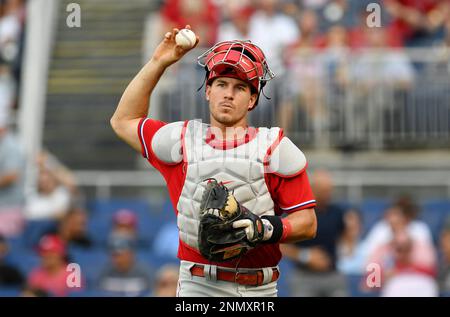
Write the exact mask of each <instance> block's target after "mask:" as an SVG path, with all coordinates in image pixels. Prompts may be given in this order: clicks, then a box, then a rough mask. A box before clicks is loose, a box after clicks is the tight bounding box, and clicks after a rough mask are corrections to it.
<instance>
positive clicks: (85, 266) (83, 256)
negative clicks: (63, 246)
mask: <svg viewBox="0 0 450 317" xmlns="http://www.w3.org/2000/svg"><path fill="white" fill-rule="evenodd" d="M69 256H70V261H72V262H73V263H77V264H79V265H80V268H81V274H82V276H83V277H84V278H85V280H86V288H87V289H92V288H95V283H96V281H97V279H98V277H99V274H100V272H101V270H102V269H103V267H104V266H105V265H106V264H107V263H108V261H109V255H108V253H107V252H106V251H104V250H101V249H94V250H86V249H83V248H77V247H70V248H69Z"/></svg>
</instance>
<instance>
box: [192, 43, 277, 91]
mask: <svg viewBox="0 0 450 317" xmlns="http://www.w3.org/2000/svg"><path fill="white" fill-rule="evenodd" d="M198 64H199V65H200V66H202V67H204V68H205V70H206V83H207V84H210V83H211V82H212V81H213V80H214V79H215V78H217V77H232V78H237V79H240V80H243V81H245V82H247V83H249V84H250V87H251V88H252V92H254V93H256V94H258V96H259V93H260V92H261V89H262V88H263V87H264V86H265V84H266V83H267V82H268V81H269V80H271V79H273V78H274V77H275V74H274V73H273V72H272V71H271V70H270V67H269V65H268V64H267V61H266V56H265V55H264V53H263V51H262V50H261V49H260V48H259V47H258V46H256V45H255V44H253V43H252V42H251V41H238V40H235V41H224V42H220V43H217V44H216V45H214V46H213V47H212V48H210V49H209V50H207V51H206V52H205V53H203V54H202V55H201V56H199V57H198Z"/></svg>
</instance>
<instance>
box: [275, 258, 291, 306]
mask: <svg viewBox="0 0 450 317" xmlns="http://www.w3.org/2000/svg"><path fill="white" fill-rule="evenodd" d="M279 268H280V277H279V278H278V282H277V289H278V297H290V296H291V290H290V288H289V284H288V282H287V281H288V279H289V276H291V273H290V272H291V271H292V270H293V269H294V264H293V263H292V261H290V260H287V259H285V258H282V259H281V261H280V263H279Z"/></svg>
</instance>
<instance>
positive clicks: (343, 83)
mask: <svg viewBox="0 0 450 317" xmlns="http://www.w3.org/2000/svg"><path fill="white" fill-rule="evenodd" d="M369 4H379V7H378V8H379V10H378V11H376V12H375V11H373V9H370V10H368V9H367V8H368V5H369ZM369 8H373V6H371V7H370V6H369ZM449 8H450V2H449V1H447V0H425V1H414V0H371V1H369V0H239V1H221V0H193V1H188V0H167V1H162V4H161V8H160V20H161V21H162V22H161V27H160V29H161V33H162V32H165V31H166V30H167V29H169V28H171V27H178V28H182V27H184V25H185V24H187V23H189V24H191V25H192V28H193V30H194V31H196V32H197V33H199V35H200V37H201V39H202V41H201V43H200V45H201V46H202V47H203V48H208V47H210V46H211V45H213V44H214V43H216V42H217V41H223V40H235V39H245V40H251V41H252V42H254V43H256V44H257V45H259V46H260V47H261V48H262V49H263V50H264V52H265V53H266V56H267V59H268V62H269V65H270V66H271V68H272V70H273V71H274V72H275V74H276V75H277V76H276V78H275V79H274V80H273V81H271V83H270V84H269V85H268V86H267V87H266V88H265V90H264V91H263V93H264V94H265V95H266V96H268V97H270V99H266V98H261V99H260V104H259V106H258V107H257V108H256V109H255V110H254V111H253V112H252V116H251V120H252V124H254V125H261V126H265V125H267V124H268V123H270V124H273V125H280V126H282V127H283V128H284V129H285V130H286V131H291V130H293V131H301V132H302V133H304V132H311V133H316V134H317V133H319V130H321V131H325V132H326V131H329V132H334V131H339V132H343V133H346V137H347V139H349V140H350V141H351V142H353V143H355V142H358V141H359V140H358V137H359V136H358V135H356V134H358V133H359V134H363V135H366V133H367V131H368V130H377V129H379V128H378V125H380V123H379V122H380V120H381V122H382V123H381V125H385V126H389V125H390V126H391V127H386V130H389V131H388V132H392V133H395V132H398V129H397V126H398V125H396V124H395V121H396V122H397V123H398V122H399V121H401V120H405V121H407V119H405V118H406V117H407V116H409V115H410V112H414V111H419V112H420V111H421V110H415V109H414V108H413V106H415V104H418V106H419V107H422V106H423V107H426V106H427V105H426V104H427V103H433V102H434V103H436V100H437V98H438V97H436V95H445V96H444V97H443V98H444V100H447V101H448V98H449V97H448V96H447V90H446V86H447V85H448V84H447V82H448V80H447V79H446V78H448V77H449V74H450V66H449V65H450V62H449V61H450V53H449V50H448V47H449V44H450V9H449ZM377 13H379V15H378V16H377V17H375V16H376V14H377ZM377 19H378V20H379V21H378V22H379V26H380V27H372V26H373V22H374V21H375V22H377V21H376V20H377ZM158 38H160V37H158ZM417 48H419V49H420V48H434V49H436V50H437V51H438V53H436V54H434V53H433V54H430V53H424V52H423V51H422V52H421V51H420V50H417ZM412 49H416V51H414V50H412ZM414 52H415V53H414ZM180 71H181V72H182V71H183V68H180ZM429 72H431V73H432V74H431V76H425V74H428V73H429ZM436 72H441V73H443V74H445V75H442V76H443V78H444V79H442V78H441V77H437V76H438V75H436ZM189 76H190V78H192V75H189ZM199 76H200V77H201V75H199ZM185 77H188V75H186V76H183V74H179V78H185ZM200 81H201V80H200V79H199V82H200ZM182 82H183V83H184V80H183V81H182ZM444 82H445V83H444ZM441 84H442V88H438V86H440V85H441ZM431 87H435V88H436V89H435V91H433V94H434V99H430V100H428V99H427V100H425V101H420V102H416V100H419V99H420V96H417V95H415V94H416V91H414V90H415V89H417V90H422V94H423V91H424V90H425V91H426V90H430V88H431ZM413 88H414V89H413ZM178 89H179V90H183V89H186V88H185V86H183V85H181V87H179V88H178ZM189 89H191V87H189ZM410 93H412V94H413V95H411V96H410ZM196 102H198V101H196ZM413 103H414V104H413ZM178 104H179V100H178V99H174V102H173V105H170V106H173V107H175V108H176V107H177V105H178ZM447 104H448V102H447ZM442 106H443V107H444V108H445V109H446V106H447V105H446V104H445V103H444V104H442ZM191 107H192V108H195V105H194V104H192V105H191ZM166 108H168V107H166ZM369 108H372V109H375V110H372V112H373V114H372V113H370V112H369V111H368V110H367V109H369ZM404 108H407V110H404ZM408 109H413V110H408ZM388 111H389V113H388V114H387V116H388V117H389V118H384V117H383V116H384V115H386V113H385V112H388ZM401 111H406V112H402V114H401V117H402V118H400V119H399V118H398V116H399V114H398V113H399V112H401ZM408 111H410V112H408ZM443 111H444V110H443ZM447 112H448V109H447ZM180 113H183V112H182V111H178V110H175V111H174V112H173V113H171V114H170V115H171V116H172V117H173V116H174V117H175V118H171V119H173V120H178V119H181V118H179V117H178V116H180ZM444 113H445V112H444ZM202 115H204V114H197V116H198V117H202ZM204 119H206V118H204ZM274 121H275V122H274ZM401 122H402V123H401V124H400V125H402V126H406V128H405V129H408V128H409V127H408V126H417V125H420V124H417V123H413V122H403V121H401ZM432 125H434V126H436V125H437V124H432ZM392 126H393V127H392ZM432 128H436V127H432ZM396 129H397V130H396ZM411 129H413V128H411ZM436 129H437V128H436ZM446 129H447V131H446V132H447V133H448V132H450V131H448V127H447V128H446ZM409 132H412V133H414V131H409ZM315 142H320V140H315Z"/></svg>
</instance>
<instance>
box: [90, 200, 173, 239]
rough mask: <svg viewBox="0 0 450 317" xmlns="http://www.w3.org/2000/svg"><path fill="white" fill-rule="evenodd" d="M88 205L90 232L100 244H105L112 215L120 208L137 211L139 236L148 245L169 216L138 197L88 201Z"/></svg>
mask: <svg viewBox="0 0 450 317" xmlns="http://www.w3.org/2000/svg"><path fill="white" fill-rule="evenodd" d="M88 206H89V208H90V210H91V215H90V218H89V222H88V232H89V234H90V235H91V236H92V238H93V240H94V242H95V243H97V244H98V245H105V243H106V240H107V237H108V233H109V232H110V230H111V226H112V216H113V215H114V212H115V211H117V210H119V209H130V210H133V211H134V212H135V213H136V215H137V218H138V233H139V236H140V238H141V239H143V240H144V241H146V242H147V243H148V245H150V244H151V241H152V240H153V238H154V237H155V234H156V232H157V231H158V229H159V227H160V226H161V224H162V223H163V222H164V221H165V220H166V216H167V215H165V212H161V210H158V209H157V208H152V207H151V206H150V204H149V203H148V202H147V201H144V200H138V199H134V200H123V199H117V200H116V199H114V200H96V201H92V202H90V203H88ZM172 216H173V215H172ZM173 217H175V216H173Z"/></svg>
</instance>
